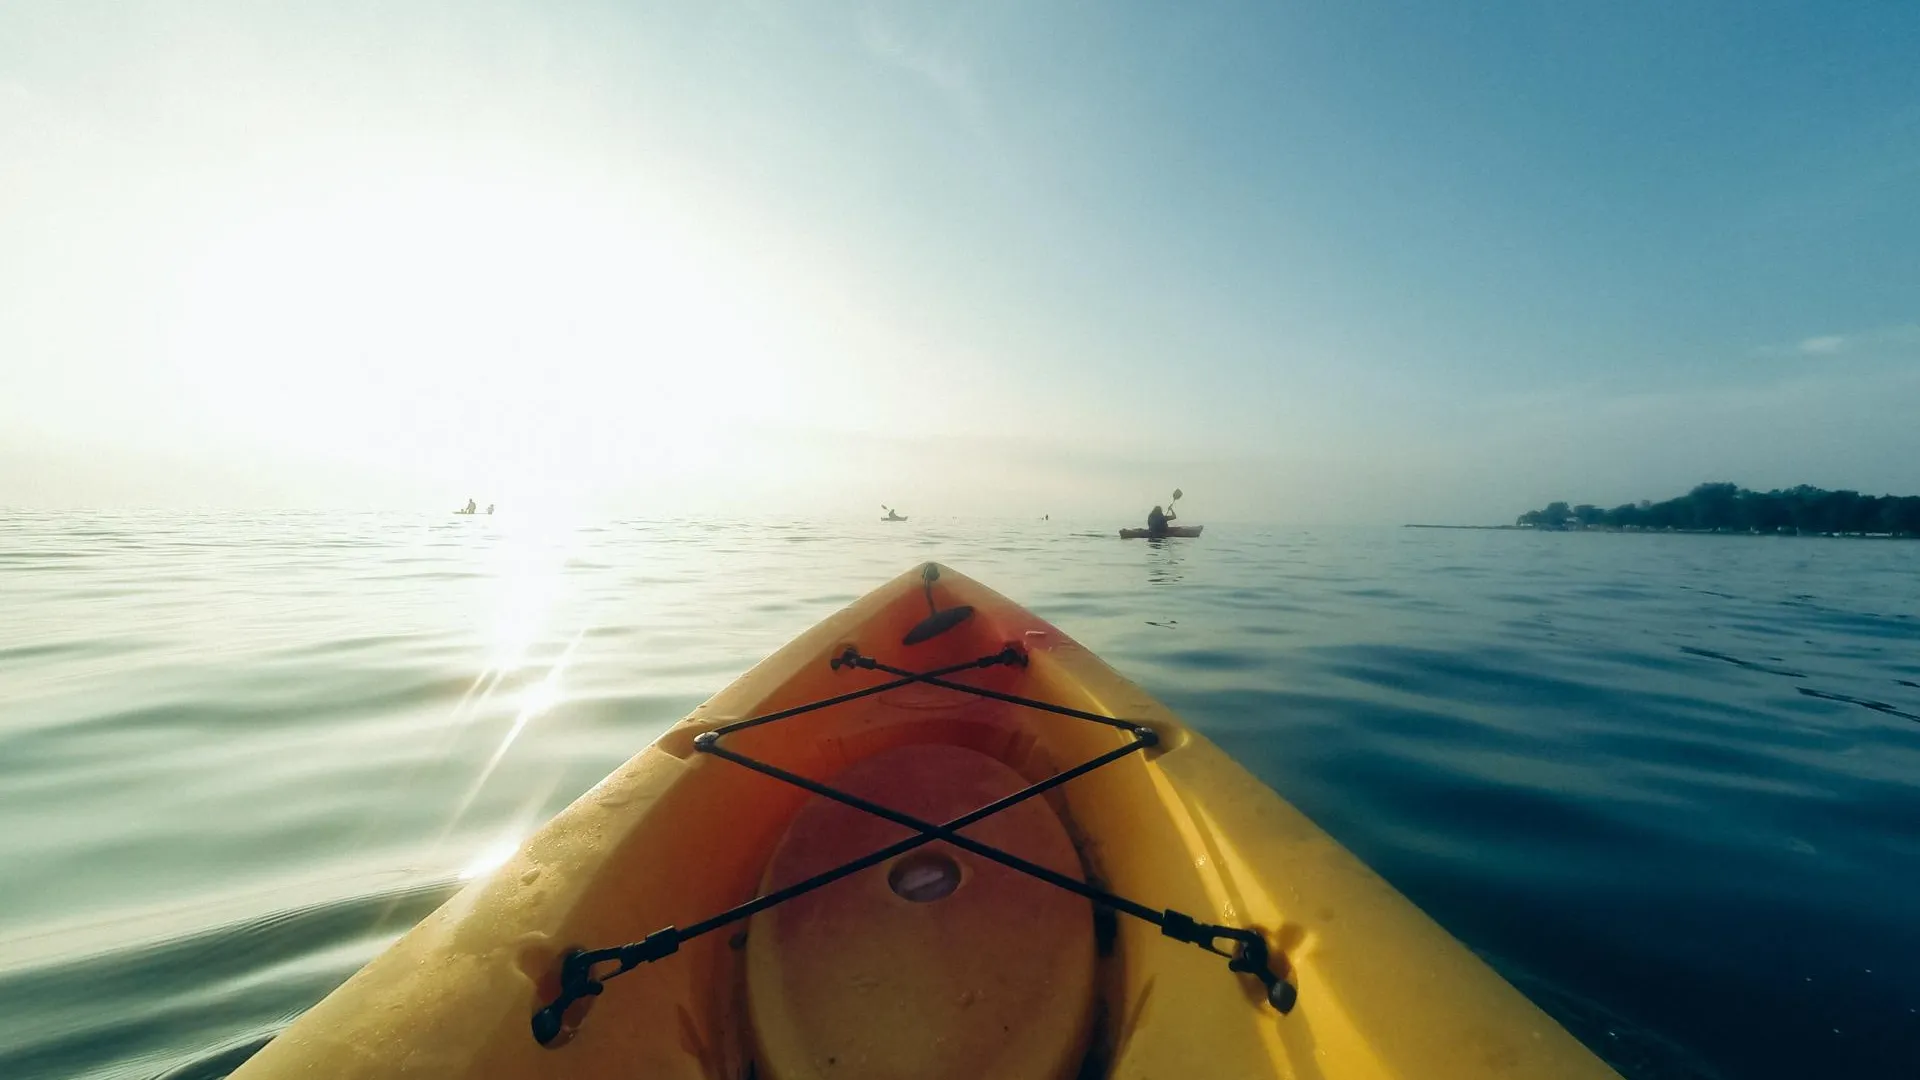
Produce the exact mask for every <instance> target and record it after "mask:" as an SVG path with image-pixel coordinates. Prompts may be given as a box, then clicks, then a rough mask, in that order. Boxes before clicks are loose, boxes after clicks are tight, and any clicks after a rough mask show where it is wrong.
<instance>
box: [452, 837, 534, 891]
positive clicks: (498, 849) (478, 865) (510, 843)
mask: <svg viewBox="0 0 1920 1080" xmlns="http://www.w3.org/2000/svg"><path fill="white" fill-rule="evenodd" d="M519 850H520V838H519V837H518V836H506V837H502V838H500V839H499V840H496V841H494V842H493V843H491V844H488V845H487V846H486V847H484V848H482V849H481V850H480V853H479V854H477V855H475V856H474V857H473V861H472V862H469V863H467V865H465V866H463V867H461V868H460V880H461V881H472V880H473V879H474V878H477V877H484V876H486V875H487V874H491V873H493V872H494V871H495V870H498V869H500V868H501V867H502V866H505V865H506V863H507V860H508V859H511V858H513V853H514V852H516V851H519Z"/></svg>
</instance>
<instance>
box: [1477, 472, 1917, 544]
mask: <svg viewBox="0 0 1920 1080" xmlns="http://www.w3.org/2000/svg"><path fill="white" fill-rule="evenodd" d="M1507 527H1510V528H1523V529H1543V530H1553V531H1567V530H1601V531H1607V532H1705V533H1748V534H1755V535H1766V536H1773V535H1785V536H1876V537H1898V538H1902V539H1916V538H1920V495H1904V496H1902V495H1862V494H1860V493H1859V492H1857V491H1827V490H1825V489H1823V488H1817V487H1810V486H1808V485H1806V484H1802V485H1800V486H1798V487H1792V488H1787V489H1785V490H1779V489H1776V490H1773V491H1765V492H1762V491H1749V490H1747V489H1746V488H1743V487H1741V486H1739V485H1738V484H1729V483H1710V484H1701V485H1700V486H1698V487H1696V488H1694V489H1693V490H1692V491H1690V492H1688V493H1687V494H1685V495H1681V496H1679V497H1678V498H1673V499H1668V500H1666V501H1665V502H1651V501H1647V500H1641V501H1640V502H1637V503H1627V504H1625V505H1623V506H1616V507H1614V508H1613V509H1611V510H1603V509H1601V508H1600V507H1598V506H1594V505H1592V504H1589V503H1581V504H1578V505H1569V504H1567V503H1564V502H1556V503H1549V504H1548V505H1547V506H1546V507H1544V508H1543V509H1540V510H1529V511H1527V512H1526V513H1524V514H1521V515H1520V517H1519V519H1518V520H1516V521H1515V522H1514V523H1513V525H1512V526H1507Z"/></svg>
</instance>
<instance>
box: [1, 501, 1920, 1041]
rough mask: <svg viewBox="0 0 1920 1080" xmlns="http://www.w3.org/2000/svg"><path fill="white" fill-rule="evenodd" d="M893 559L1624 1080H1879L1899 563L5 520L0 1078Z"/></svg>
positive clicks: (438, 875)
mask: <svg viewBox="0 0 1920 1080" xmlns="http://www.w3.org/2000/svg"><path fill="white" fill-rule="evenodd" d="M927 558H939V559H941V560H943V561H946V562H949V563H951V564H952V565H954V566H955V567H956V568H958V569H960V570H963V571H965V572H968V573H970V574H973V575H975V576H977V577H980V578H981V579H983V580H984V581H986V582H987V583H988V584H990V585H993V586H995V587H997V588H999V589H1000V590H1001V591H1003V592H1006V593H1008V594H1009V595H1011V596H1013V597H1015V598H1016V599H1019V600H1022V601H1023V602H1025V603H1027V604H1028V605H1029V606H1030V607H1032V608H1034V609H1035V610H1037V611H1038V612H1039V613H1040V614H1041V615H1043V616H1045V617H1047V618H1049V619H1051V620H1053V621H1054V622H1056V623H1058V624H1059V625H1061V626H1062V627H1063V628H1065V629H1066V630H1067V631H1068V632H1069V633H1071V634H1073V635H1074V636H1076V637H1078V638H1079V639H1080V640H1082V641H1083V642H1085V643H1086V644H1088V645H1089V646H1091V647H1092V648H1094V649H1095V650H1097V651H1098V652H1100V653H1101V654H1103V655H1104V656H1106V657H1107V658H1108V659H1109V660H1110V661H1112V662H1113V663H1114V664H1115V665H1116V666H1118V667H1119V668H1121V669H1122V670H1123V671H1125V672H1126V673H1127V674H1129V675H1131V676H1132V677H1133V678H1134V679H1136V680H1138V681H1140V682H1142V683H1143V684H1145V685H1146V687H1147V688H1148V689H1150V690H1151V691H1153V692H1154V693H1155V694H1157V695H1159V696H1160V697H1161V698H1163V699H1165V700H1166V701H1167V702H1168V703H1169V704H1171V705H1173V706H1174V707H1175V708H1176V709H1178V710H1179V711H1181V712H1182V713H1184V714H1185V715H1186V716H1187V717H1188V718H1189V719H1190V720H1192V721H1193V722H1194V723H1195V724H1196V725H1197V726H1199V727H1200V728H1202V729H1203V730H1205V731H1206V732H1207V733H1208V734H1210V735H1211V736H1212V737H1213V738H1215V739H1216V740H1217V741H1219V742H1220V743H1221V744H1222V745H1223V746H1224V747H1225V748H1226V749H1227V750H1228V751H1229V752H1231V753H1233V754H1235V755H1237V756H1238V757H1239V758H1240V759H1241V760H1243V761H1244V762H1246V763H1247V764H1248V765H1249V766H1250V767H1251V768H1252V769H1253V770H1254V771H1255V772H1256V773H1258V774H1259V775H1260V776H1261V777H1262V778H1263V779H1265V780H1266V781H1267V782H1269V783H1271V784H1272V785H1273V786H1274V787H1275V788H1277V789H1279V790H1280V791H1281V792H1282V793H1283V794H1284V795H1286V796H1287V797H1288V798H1290V799H1291V800H1293V801H1294V802H1295V803H1297V804H1299V805H1300V806H1301V807H1302V808H1304V809H1305V810H1306V811H1307V812H1308V813H1310V814H1311V815H1312V816H1313V817H1314V818H1315V819H1317V820H1318V821H1319V822H1320V823H1321V824H1322V825H1324V826H1325V827H1326V828H1328V829H1329V830H1330V831H1331V832H1332V833H1333V834H1334V835H1335V836H1336V837H1338V838H1339V839H1340V840H1342V841H1343V842H1345V843H1346V844H1347V845H1348V846H1350V847H1352V848H1353V849H1354V850H1355V851H1356V852H1358V853H1359V854H1360V855H1361V857H1363V858H1364V859H1366V860H1367V861H1368V862H1369V863H1371V864H1372V865H1373V866H1374V867H1375V868H1376V869H1378V870H1380V871H1381V872H1382V873H1383V874H1384V875H1385V876H1386V877H1387V878H1388V879H1389V880H1391V881H1392V882H1393V883H1394V884H1395V885H1397V886H1399V887H1400V888H1401V889H1402V890H1403V891H1405V892H1406V893H1408V894H1409V895H1410V896H1412V897H1413V899H1414V900H1415V901H1416V902H1418V903H1419V904H1421V905H1422V906H1423V907H1425V908H1426V909H1427V910H1428V911H1429V912H1431V913H1432V914H1433V915H1434V916H1435V917H1436V918H1438V919H1439V921H1440V922H1441V923H1442V924H1444V925H1445V926H1447V927H1448V928H1449V929H1451V930H1452V931H1453V932H1454V933H1456V934H1457V935H1459V936H1460V937H1461V938H1463V939H1464V940H1465V941H1466V942H1467V943H1468V944H1470V945H1472V946H1473V947H1474V948H1475V949H1476V950H1478V951H1480V952H1481V953H1482V955H1484V956H1486V957H1487V958H1488V959H1489V960H1490V961H1492V962H1493V963H1494V964H1495V966H1497V967H1498V968H1499V969H1500V970H1501V971H1502V972H1504V973H1505V974H1506V975H1507V976H1508V977H1509V978H1511V979H1513V980H1514V981H1515V982H1516V983H1518V984H1519V985H1520V986H1521V987H1522V988H1523V989H1524V990H1526V991H1527V992H1528V993H1529V994H1530V995H1532V996H1533V997H1534V999H1535V1000H1536V1001H1539V1002H1540V1003H1541V1004H1542V1005H1543V1006H1545V1007H1546V1008H1547V1009H1548V1010H1549V1011H1551V1012H1553V1013H1554V1014H1555V1015H1556V1016H1558V1017H1559V1018H1560V1019H1561V1020H1562V1022H1564V1023H1566V1024H1567V1025H1568V1026H1569V1027H1570V1028H1572V1029H1573V1030H1574V1031H1575V1033H1576V1034H1578V1035H1579V1036H1581V1037H1582V1038H1583V1039H1585V1040H1586V1041H1587V1042H1588V1044H1589V1045H1591V1046H1593V1047H1594V1048H1595V1049H1596V1050H1598V1051H1599V1052H1601V1053H1602V1054H1603V1055H1605V1056H1607V1057H1608V1058H1609V1059H1610V1060H1612V1061H1614V1062H1615V1063H1616V1065H1618V1066H1619V1067H1620V1068H1621V1069H1622V1070H1623V1071H1626V1072H1627V1073H1628V1074H1629V1075H1633V1076H1649V1077H1651V1076H1661V1077H1676V1076H1724V1077H1745V1076H1904V1077H1912V1076H1915V1075H1917V1074H1920V1014H1917V1013H1916V1009H1920V543H1895V542H1870V541H1854V542H1848V541H1837V540H1787V539H1766V540H1760V539H1749V538H1734V537H1727V538H1716V537H1703V536H1675V537H1655V536H1609V535H1559V536H1555V535H1534V534H1525V533H1509V532H1453V531H1427V530H1398V529H1395V530H1386V529H1382V530H1374V531H1364V530H1361V531H1345V532H1342V531H1315V532H1299V531H1264V530H1256V529H1235V528H1231V527H1229V526H1227V525H1225V524H1218V525H1215V526H1214V527H1213V528H1211V529H1209V530H1208V534H1207V536H1206V537H1205V538H1204V539H1202V540H1199V541H1195V542H1188V543H1171V544H1167V545H1164V546H1151V545H1148V544H1146V543H1143V542H1132V543H1127V542H1122V541H1119V540H1115V539H1109V538H1108V534H1107V531H1106V529H1104V528H1098V529H1096V528H1092V527H1081V528H1076V527H1072V526H1066V525H1062V524H1060V523H1057V522H1056V523H1051V524H1048V523H1040V522H1033V523H1017V524H991V523H960V522H939V521H925V522H923V521H921V520H919V519H918V518H917V516H916V520H914V521H913V522H911V523H908V524H906V525H881V524H879V523H878V522H874V523H870V524H849V525H832V526H827V525H807V526H790V527H768V526H764V525H732V526H714V525H688V524H674V523H643V522H628V523H614V524H607V525H603V526H597V527H584V528H579V529H573V530H565V531H555V530H551V529H547V530H543V529H540V528H535V527H529V526H526V525H520V526H516V524H515V523H514V522H512V521H511V520H509V519H506V518H500V519H492V520H489V519H484V518H482V519H455V518H435V519H430V520H428V519H406V518H394V517H375V516H360V517H351V516H349V517H341V516H304V515H277V516H265V517H258V518H252V519H235V518H233V517H231V516H219V517H214V516H203V517H184V518H183V517H178V516H173V517H167V518H160V517H156V516H151V515H104V514H89V515H71V514H69V515H42V514H19V513H8V514H5V515H4V516H0V866H4V868H5V872H4V873H0V1076H4V1077H10V1078H28V1077H42V1076H44V1077H69V1076H85V1077H122V1076H125V1077H147V1076H178V1077H200V1076H218V1075H222V1074H224V1073H225V1072H226V1071H227V1070H229V1069H231V1068H232V1067H234V1065H235V1064H237V1063H238V1062H239V1061H241V1060H243V1059H244V1057H245V1056H246V1054H247V1053H248V1052H250V1051H251V1050H252V1049H254V1048H255V1047H257V1046H258V1045H259V1044H260V1042H261V1041H262V1040H264V1039H266V1038H267V1037H268V1036H270V1035H271V1033H272V1032H273V1031H275V1030H276V1029H277V1028H278V1027H280V1026H281V1025H283V1024H285V1023H286V1022H287V1021H288V1020H289V1019H290V1018H291V1017H293V1016H295V1015H296V1014H298V1013H299V1012H300V1011H301V1010H302V1009H304V1008H305V1007H307V1006H308V1005H310V1004H312V1003H313V1002H314V1001H316V1000H317V999H318V998H320V997H321V996H322V995H324V994H325V993H326V992H327V991H328V990H329V989H330V988H331V987H333V986H334V985H335V984H337V983H338V982H340V981H341V980H342V979H344V978H345V977H346V976H347V975H349V974H350V973H352V971H353V970H354V969H355V968H356V967H358V966H359V965H360V964H361V963H363V962H364V961H365V960H366V959H367V958H368V957H369V956H371V955H372V954H373V953H374V952H375V951H376V950H377V949H379V948H380V947H381V946H382V945H383V944H384V943H386V942H387V941H389V940H391V939H392V938H393V937H394V936H395V935H397V934H398V933H399V932H400V931H401V930H403V929H404V928H405V927H406V926H407V925H408V924H409V923H410V922H412V921H413V920H416V919H418V918H420V917H421V916H422V915H423V914H425V913H426V912H427V911H429V910H431V909H432V907H433V906H434V905H435V904H437V903H438V902H439V901H440V900H442V899H444V898H445V897H446V896H447V895H449V892H450V890H451V889H453V888H455V887H457V885H458V882H459V880H460V878H461V875H462V874H463V873H471V872H473V868H475V867H477V866H484V865H485V864H486V863H487V861H488V859H489V858H490V857H492V858H497V857H498V856H499V853H500V852H501V851H502V849H503V847H506V846H510V845H511V844H512V843H513V842H514V841H515V840H517V839H518V838H519V837H521V836H523V835H525V834H526V833H527V832H528V831H529V830H531V829H533V828H535V827H536V826H537V825H538V824H539V823H540V822H541V821H542V820H543V819H544V818H546V817H547V816H548V815H550V814H552V813H553V812H554V811H556V810H558V809H559V808H560V807H562V806H564V805H565V804H566V803H567V802H568V801H570V800H571V799H572V798H573V797H574V796H576V795H577V794H579V793H580V792H581V791H583V790H585V789H586V788H587V787H588V786H589V785H591V784H592V783H593V782H594V781H596V780H598V779H599V778H600V777H601V776H602V775H604V774H605V773H606V772H607V771H608V770H610V769H612V768H613V767H614V766H615V765H617V764H618V763H619V762H621V761H622V760H624V759H625V758H627V757H628V756H629V755H631V754H633V753H634V752H635V751H637V750H639V749H640V748H641V747H642V746H644V745H645V744H646V743H647V742H648V740H650V739H652V738H653V737H654V736H655V735H657V734H658V733H659V732H660V731H662V730H663V729H664V728H665V727H666V726H667V725H668V724H670V723H671V722H672V721H673V720H675V719H676V718H678V717H679V716H680V715H681V714H683V713H684V712H686V711H687V710H688V709H690V708H691V707H692V706H693V705H695V704H696V703H698V702H699V701H700V700H701V699H702V698H704V697H705V696H706V695H708V694H709V693H711V692H712V691H714V690H716V689H717V688H719V687H720V686H721V685H722V684H723V683H725V682H726V681H727V680H728V679H731V678H732V677H733V676H735V675H737V674H738V673H740V672H741V671H743V670H744V669H746V668H747V667H749V666H750V665H752V664H753V663H754V662H755V661H757V660H759V659H760V658H761V657H763V656H764V655H766V654H767V653H768V652H770V651H771V650H773V649H774V648H776V647H778V646H779V645H781V644H782V643H784V642H785V641H786V640H788V639H789V638H791V637H792V636H793V635H795V634H796V633H798V632H799V631H801V630H803V629H804V628H806V627H807V626H808V625H810V624H811V623H813V622H814V621H815V620H817V619H819V618H821V617H822V616H824V615H826V614H828V613H829V612H831V611H833V610H834V609H836V608H838V607H839V606H841V605H842V604H844V603H846V602H847V601H849V600H852V599H853V598H854V597H855V596H857V595H858V594H860V593H862V592H864V591H866V590H867V589H869V588H871V587H873V586H874V585H877V584H879V583H880V582H881V581H883V580H885V579H886V578H888V577H891V576H892V575H894V574H896V573H898V572H900V571H902V570H904V569H907V568H909V567H910V566H911V565H913V564H914V563H916V562H918V561H921V560H924V559H927ZM1309 992H1310V991H1309Z"/></svg>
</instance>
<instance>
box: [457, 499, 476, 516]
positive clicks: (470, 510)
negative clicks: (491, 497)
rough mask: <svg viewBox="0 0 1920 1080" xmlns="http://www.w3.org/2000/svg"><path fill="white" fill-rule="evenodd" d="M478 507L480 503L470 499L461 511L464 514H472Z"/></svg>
mask: <svg viewBox="0 0 1920 1080" xmlns="http://www.w3.org/2000/svg"><path fill="white" fill-rule="evenodd" d="M476 509H478V504H476V503H475V502H474V501H473V500H472V499H468V500H467V505H466V507H465V509H462V510H461V511H459V512H460V513H462V514H471V513H473V512H474V510H476Z"/></svg>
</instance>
